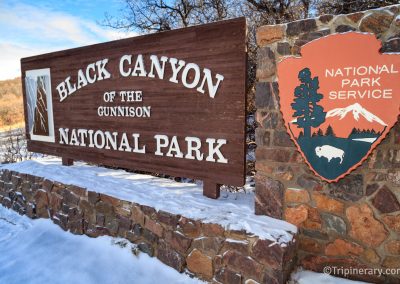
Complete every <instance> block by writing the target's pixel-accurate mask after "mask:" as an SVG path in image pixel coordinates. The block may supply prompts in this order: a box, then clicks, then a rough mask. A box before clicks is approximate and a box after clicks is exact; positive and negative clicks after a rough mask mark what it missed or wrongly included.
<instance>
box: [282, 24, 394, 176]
mask: <svg viewBox="0 0 400 284" xmlns="http://www.w3.org/2000/svg"><path fill="white" fill-rule="evenodd" d="M380 48H381V42H380V41H379V40H377V39H376V37H375V35H372V34H363V33H356V32H349V33H344V34H333V35H329V36H326V37H323V38H321V39H317V40H314V41H312V42H310V43H308V44H306V45H304V46H303V47H302V49H301V57H288V58H286V59H284V60H283V61H281V62H280V63H279V64H278V80H279V92H280V96H279V97H280V107H281V111H282V114H283V118H284V120H285V125H286V128H287V130H288V132H289V134H290V136H291V138H292V140H293V141H294V142H295V143H296V145H297V148H298V150H299V151H300V152H301V154H302V155H303V157H304V159H305V160H306V162H307V164H308V165H309V166H310V167H311V169H312V170H313V171H314V173H315V174H316V175H318V176H320V177H321V178H322V179H323V180H326V181H328V182H335V181H338V180H339V179H340V178H342V177H344V176H345V175H347V174H348V173H350V172H351V171H352V170H354V169H355V168H357V167H358V166H359V165H361V163H362V162H363V161H364V160H365V159H366V158H367V157H368V155H369V154H370V153H371V152H372V150H373V149H374V148H375V147H376V146H377V145H378V144H379V143H380V142H381V141H382V140H383V139H384V138H385V137H386V135H387V134H388V133H389V131H390V129H391V128H392V127H393V125H394V124H395V123H396V122H397V117H398V115H399V109H400V84H399V81H400V54H380V53H379V50H380Z"/></svg>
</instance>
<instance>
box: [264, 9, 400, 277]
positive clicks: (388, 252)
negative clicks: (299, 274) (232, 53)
mask: <svg viewBox="0 0 400 284" xmlns="http://www.w3.org/2000/svg"><path fill="white" fill-rule="evenodd" d="M399 12H400V5H395V6H390V7H386V8H383V9H377V10H371V11H366V12H360V13H355V14H350V15H338V16H333V15H324V16H321V17H319V18H316V19H307V20H302V21H297V22H292V23H289V24H286V25H276V26H263V27H260V28H259V29H258V31H257V43H258V45H259V54H258V67H257V78H258V83H257V86H256V107H257V122H258V128H257V130H256V142H257V145H258V147H257V151H256V161H257V162H256V170H257V177H256V213H257V214H265V215H268V216H273V217H276V218H281V219H285V220H287V221H289V222H291V223H293V224H295V225H297V226H298V227H299V228H300V239H299V252H298V257H299V264H301V265H303V266H304V267H305V268H307V269H312V270H316V271H321V270H322V269H323V268H324V267H325V266H327V265H336V266H339V267H341V266H344V267H354V268H356V267H372V268H399V267H400V203H399V200H400V125H399V123H397V124H396V125H395V127H394V128H393V129H392V130H391V131H390V134H389V135H388V136H387V138H386V139H385V140H384V141H383V142H382V143H381V144H380V145H379V146H378V147H377V148H376V149H375V150H374V152H373V153H372V155H371V156H370V157H369V158H368V160H366V161H365V162H364V163H363V165H362V166H361V167H359V168H358V169H357V170H355V171H353V172H352V173H351V174H350V175H348V176H347V177H345V178H343V179H341V180H340V181H339V182H337V183H332V184H328V183H327V182H323V181H321V180H320V179H319V178H318V177H316V176H315V175H314V174H313V173H312V172H311V170H310V169H309V168H308V166H307V165H306V163H305V162H304V161H303V158H302V156H301V155H300V154H299V152H298V151H297V150H296V147H295V145H294V143H293V142H292V141H291V139H290V138H289V135H288V134H287V132H286V129H285V127H284V123H283V119H282V115H281V113H280V111H279V85H278V83H279V82H278V81H277V78H276V64H277V62H279V61H280V60H281V59H282V58H284V57H285V56H290V55H299V52H300V47H301V46H302V45H304V44H305V43H307V42H309V41H311V40H314V39H317V38H319V37H322V36H326V35H329V34H333V33H343V32H347V31H361V32H368V33H374V34H375V35H376V37H377V38H378V39H379V40H381V41H382V50H381V51H382V52H400V16H399ZM351 277H352V278H358V279H361V280H366V281H374V282H375V281H376V282H383V281H384V279H385V280H386V281H387V283H399V281H400V273H399V274H397V276H395V275H392V276H391V277H389V276H388V277H380V278H379V277H371V276H359V277H357V275H351ZM396 277H397V278H396Z"/></svg>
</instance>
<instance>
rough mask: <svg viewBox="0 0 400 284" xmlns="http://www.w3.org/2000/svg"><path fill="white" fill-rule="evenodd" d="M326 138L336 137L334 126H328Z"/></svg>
mask: <svg viewBox="0 0 400 284" xmlns="http://www.w3.org/2000/svg"><path fill="white" fill-rule="evenodd" d="M325 136H333V137H335V136H336V135H335V133H334V132H333V128H332V126H330V125H329V126H328V128H327V129H326V132H325Z"/></svg>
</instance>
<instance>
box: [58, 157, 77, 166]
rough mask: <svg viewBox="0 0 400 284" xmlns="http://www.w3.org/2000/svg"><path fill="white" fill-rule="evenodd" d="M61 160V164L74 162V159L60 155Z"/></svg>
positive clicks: (67, 164)
mask: <svg viewBox="0 0 400 284" xmlns="http://www.w3.org/2000/svg"><path fill="white" fill-rule="evenodd" d="M61 160H62V165H63V166H72V165H73V164H74V160H73V159H70V158H67V157H62V158H61Z"/></svg>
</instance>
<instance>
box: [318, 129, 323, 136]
mask: <svg viewBox="0 0 400 284" xmlns="http://www.w3.org/2000/svg"><path fill="white" fill-rule="evenodd" d="M317 135H318V136H320V137H321V136H324V132H323V131H322V129H321V128H319V129H318V132H317Z"/></svg>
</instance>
